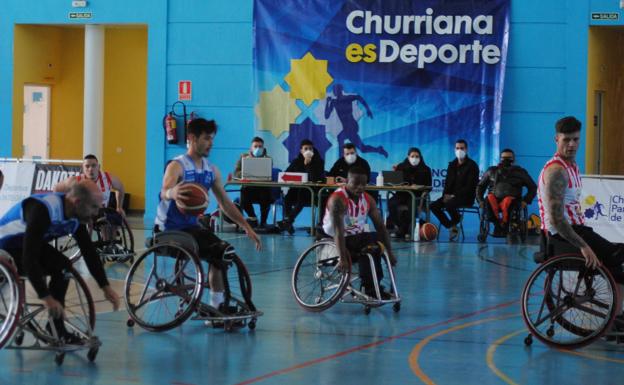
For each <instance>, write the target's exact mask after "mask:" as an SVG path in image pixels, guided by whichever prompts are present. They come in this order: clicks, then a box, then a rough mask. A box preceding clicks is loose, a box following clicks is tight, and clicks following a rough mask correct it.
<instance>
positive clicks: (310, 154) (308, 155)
mask: <svg viewBox="0 0 624 385" xmlns="http://www.w3.org/2000/svg"><path fill="white" fill-rule="evenodd" d="M312 156H314V151H311V150H307V151H304V152H303V157H304V158H311V157H312Z"/></svg>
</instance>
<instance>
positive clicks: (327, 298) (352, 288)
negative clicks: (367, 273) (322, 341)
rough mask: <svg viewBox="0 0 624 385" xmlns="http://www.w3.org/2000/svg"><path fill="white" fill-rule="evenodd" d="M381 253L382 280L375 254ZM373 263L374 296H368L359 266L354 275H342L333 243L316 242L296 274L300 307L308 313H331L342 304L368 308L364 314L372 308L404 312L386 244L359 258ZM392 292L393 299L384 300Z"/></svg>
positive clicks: (372, 247) (294, 284)
mask: <svg viewBox="0 0 624 385" xmlns="http://www.w3.org/2000/svg"><path fill="white" fill-rule="evenodd" d="M375 253H381V255H382V258H381V261H382V263H381V265H382V272H383V278H382V279H378V277H377V273H376V271H375V263H374V259H373V254H375ZM359 257H360V258H367V259H368V261H369V262H370V266H371V273H372V279H373V282H374V285H375V287H374V293H375V294H374V295H368V294H366V293H365V292H364V291H363V290H362V288H361V286H362V285H361V279H360V276H359V274H358V268H357V266H356V265H352V266H351V271H350V272H347V273H342V272H341V271H340V270H339V269H338V264H339V263H338V262H339V260H340V256H339V253H338V248H337V247H336V244H335V243H334V241H333V240H331V239H329V238H325V239H322V240H319V241H317V242H315V243H314V244H313V245H312V246H310V247H309V248H308V249H307V250H305V251H304V252H303V254H301V256H300V257H299V258H298V259H297V263H296V264H295V268H294V270H293V274H292V282H291V286H292V291H293V294H294V295H295V299H296V300H297V303H298V304H299V305H301V306H302V307H303V308H304V309H306V310H309V311H313V312H321V311H323V310H326V309H329V308H330V307H332V306H333V305H334V304H335V303H336V302H338V301H339V300H340V301H342V302H345V303H359V304H361V305H364V313H365V314H367V315H368V314H370V311H371V308H373V307H380V306H382V305H385V304H390V303H392V304H393V306H392V308H393V310H394V311H395V312H399V311H400V310H401V297H400V296H399V292H398V290H397V286H396V281H395V277H394V270H393V268H392V265H391V264H390V258H389V257H388V253H386V250H385V248H384V246H383V244H382V243H380V242H378V243H377V244H375V245H370V246H367V247H365V248H364V249H363V250H362V252H361V253H360V255H359ZM385 288H387V289H389V290H390V291H389V298H384V297H383V295H382V294H385V293H383V289H385Z"/></svg>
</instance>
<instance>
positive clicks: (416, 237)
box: [412, 218, 420, 242]
mask: <svg viewBox="0 0 624 385" xmlns="http://www.w3.org/2000/svg"><path fill="white" fill-rule="evenodd" d="M412 240H413V241H414V242H420V220H419V219H418V218H416V223H415V224H414V236H413V237H412Z"/></svg>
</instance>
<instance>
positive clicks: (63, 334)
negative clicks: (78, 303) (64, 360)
mask: <svg viewBox="0 0 624 385" xmlns="http://www.w3.org/2000/svg"><path fill="white" fill-rule="evenodd" d="M54 326H55V329H56V335H57V336H58V338H59V339H60V340H61V341H62V342H63V343H64V344H65V345H84V344H85V340H84V339H83V338H82V337H80V336H79V335H78V334H76V333H71V332H69V331H67V329H65V325H64V323H63V321H59V320H56V319H55V320H54ZM45 329H46V331H47V332H48V334H50V337H52V338H54V333H53V332H52V326H51V325H50V322H48V323H46V326H45Z"/></svg>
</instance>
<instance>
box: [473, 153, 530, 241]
mask: <svg viewBox="0 0 624 385" xmlns="http://www.w3.org/2000/svg"><path fill="white" fill-rule="evenodd" d="M500 160H501V161H500V164H498V165H497V166H492V167H490V168H488V169H487V171H486V172H485V173H484V174H483V176H482V177H481V181H480V182H479V185H478V186H477V201H478V202H479V207H481V208H483V207H485V200H484V198H483V194H484V193H485V192H486V190H487V193H488V194H487V201H488V203H489V206H490V207H489V208H490V209H491V210H488V212H489V213H491V214H492V217H493V218H492V219H493V220H494V223H495V230H494V235H501V236H502V235H504V233H505V231H504V230H505V227H506V225H507V224H508V222H509V207H510V206H511V205H512V203H514V201H517V200H519V199H522V202H521V205H522V208H525V207H526V206H527V205H529V204H531V202H532V201H533V198H535V194H536V193H537V186H536V185H535V182H534V181H533V179H532V178H531V176H530V175H529V173H528V172H527V171H526V170H525V169H523V168H522V167H520V166H516V165H514V164H513V163H514V161H515V154H514V152H513V151H512V150H511V149H509V148H506V149H504V150H503V151H501V155H500ZM523 187H526V189H527V192H526V194H525V195H524V197H522V189H523ZM499 213H501V214H502V219H499Z"/></svg>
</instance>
